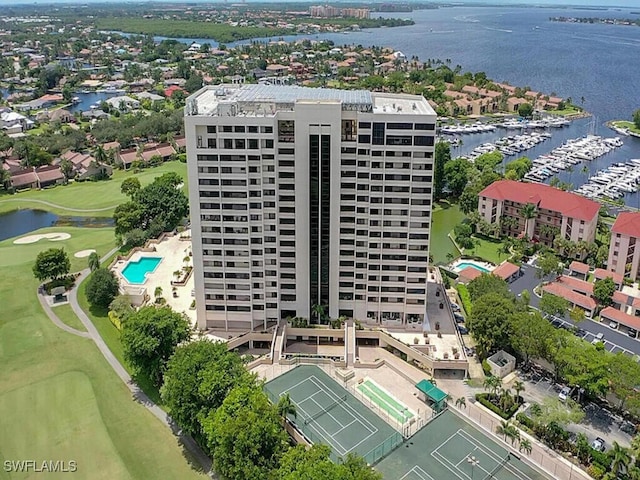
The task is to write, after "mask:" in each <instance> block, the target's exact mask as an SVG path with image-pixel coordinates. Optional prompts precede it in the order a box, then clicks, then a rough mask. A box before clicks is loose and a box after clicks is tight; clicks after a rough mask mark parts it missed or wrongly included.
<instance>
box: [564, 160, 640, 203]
mask: <svg viewBox="0 0 640 480" xmlns="http://www.w3.org/2000/svg"><path fill="white" fill-rule="evenodd" d="M639 188H640V159H637V158H634V159H631V160H629V161H628V162H624V163H622V162H618V163H615V164H613V165H611V166H610V167H607V168H605V169H604V170H600V171H598V172H597V173H596V174H595V175H593V176H591V177H589V181H588V182H587V183H585V184H584V185H582V186H581V187H579V188H577V189H576V190H575V192H576V193H579V194H581V195H584V196H585V197H589V198H607V199H609V200H617V199H619V198H622V197H623V196H624V194H625V193H635V192H637V191H638V189H639Z"/></svg>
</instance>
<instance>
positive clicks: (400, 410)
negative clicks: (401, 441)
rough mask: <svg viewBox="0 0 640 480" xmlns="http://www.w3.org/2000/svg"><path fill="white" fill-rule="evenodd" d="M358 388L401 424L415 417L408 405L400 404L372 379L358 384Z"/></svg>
mask: <svg viewBox="0 0 640 480" xmlns="http://www.w3.org/2000/svg"><path fill="white" fill-rule="evenodd" d="M356 388H357V389H358V390H359V391H360V392H361V393H362V394H363V395H365V396H366V397H367V398H369V400H371V401H372V402H373V403H375V404H376V405H378V407H379V408H380V409H382V410H384V411H385V412H387V413H388V414H389V415H390V416H391V417H393V418H394V419H395V420H396V421H397V422H399V423H400V424H404V423H407V422H408V421H409V420H410V419H412V418H413V417H414V416H415V415H414V414H413V412H411V411H410V410H409V408H408V407H407V406H406V405H404V404H402V403H400V402H399V401H398V400H396V399H395V398H394V397H393V396H392V395H391V394H390V393H389V392H387V391H386V390H385V389H384V388H382V387H381V386H379V385H378V384H377V383H375V382H374V381H373V380H371V379H370V378H367V379H366V380H365V381H364V382H362V383H360V384H358V386H357V387H356Z"/></svg>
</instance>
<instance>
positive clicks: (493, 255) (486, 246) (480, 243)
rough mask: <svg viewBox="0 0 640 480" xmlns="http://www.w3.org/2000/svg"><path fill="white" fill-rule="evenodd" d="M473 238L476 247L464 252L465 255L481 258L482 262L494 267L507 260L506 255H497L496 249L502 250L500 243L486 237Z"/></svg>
mask: <svg viewBox="0 0 640 480" xmlns="http://www.w3.org/2000/svg"><path fill="white" fill-rule="evenodd" d="M473 238H474V240H475V241H476V242H477V245H476V247H475V248H473V249H471V250H465V253H466V254H468V255H474V256H478V257H482V258H483V259H484V260H487V261H489V262H491V263H494V264H496V265H498V264H500V263H502V262H503V261H504V260H506V259H507V256H508V255H507V254H505V253H502V252H500V253H498V249H499V248H502V242H500V241H497V240H493V239H490V238H487V237H482V238H480V237H473Z"/></svg>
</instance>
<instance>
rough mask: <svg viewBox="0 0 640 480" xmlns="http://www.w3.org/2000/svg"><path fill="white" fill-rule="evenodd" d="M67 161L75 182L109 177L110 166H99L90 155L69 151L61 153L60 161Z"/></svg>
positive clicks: (111, 171) (111, 169)
mask: <svg viewBox="0 0 640 480" xmlns="http://www.w3.org/2000/svg"><path fill="white" fill-rule="evenodd" d="M62 160H69V161H70V162H71V163H72V164H73V171H74V175H73V178H75V179H76V180H88V179H90V178H93V177H97V176H111V174H112V173H113V168H111V166H110V165H105V164H100V163H98V162H97V161H96V159H95V158H93V157H92V156H91V155H88V154H86V153H78V152H73V151H71V150H69V151H67V152H65V153H63V154H62V155H61V157H60V161H62Z"/></svg>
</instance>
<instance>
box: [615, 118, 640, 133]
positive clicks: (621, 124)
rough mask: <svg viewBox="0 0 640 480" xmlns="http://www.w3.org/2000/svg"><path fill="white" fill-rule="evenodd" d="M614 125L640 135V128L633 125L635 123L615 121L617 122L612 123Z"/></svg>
mask: <svg viewBox="0 0 640 480" xmlns="http://www.w3.org/2000/svg"><path fill="white" fill-rule="evenodd" d="M612 123H613V125H615V126H616V127H619V128H628V129H629V130H630V131H631V132H634V133H639V134H640V128H638V127H636V124H635V123H633V122H627V121H626V120H618V121H615V122H612Z"/></svg>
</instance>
